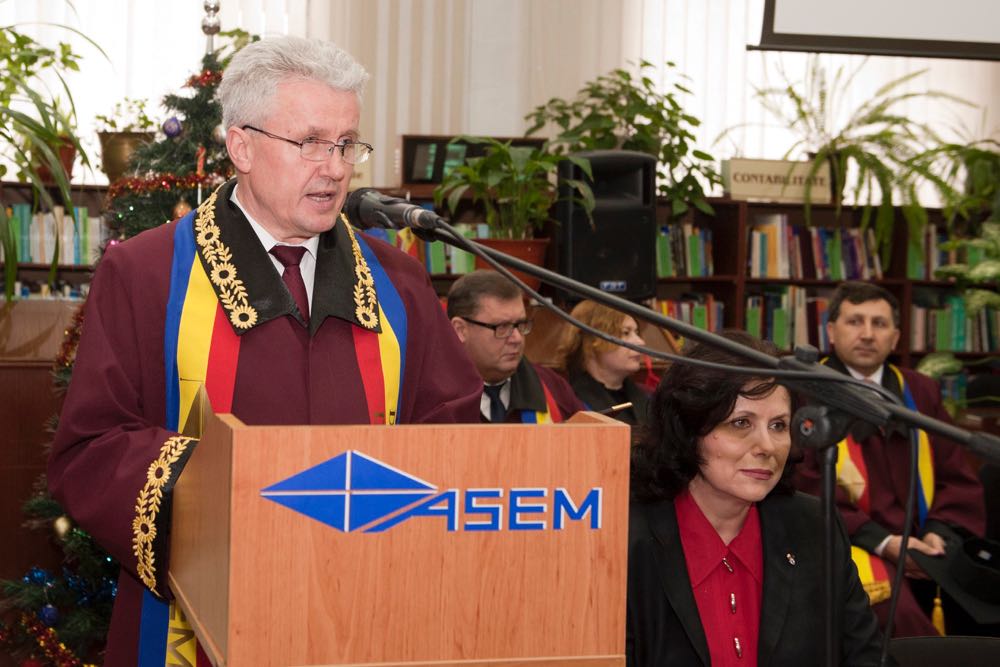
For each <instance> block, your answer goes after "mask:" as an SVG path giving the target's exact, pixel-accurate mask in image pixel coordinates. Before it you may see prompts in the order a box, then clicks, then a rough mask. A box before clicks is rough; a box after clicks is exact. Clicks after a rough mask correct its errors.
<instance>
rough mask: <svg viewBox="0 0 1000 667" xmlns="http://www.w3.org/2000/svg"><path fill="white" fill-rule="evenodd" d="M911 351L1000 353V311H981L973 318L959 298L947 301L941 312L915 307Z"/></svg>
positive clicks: (955, 296)
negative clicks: (998, 351) (999, 351)
mask: <svg viewBox="0 0 1000 667" xmlns="http://www.w3.org/2000/svg"><path fill="white" fill-rule="evenodd" d="M910 349H911V350H912V351H914V352H927V351H931V350H937V351H948V352H979V353H991V352H996V351H997V350H1000V311H998V310H995V309H992V308H984V309H983V310H981V311H979V313H977V314H976V315H975V316H972V315H970V314H968V313H967V312H966V310H965V301H964V300H963V299H962V297H961V296H958V295H953V296H949V297H947V298H946V299H945V304H944V307H943V308H927V307H924V306H918V305H914V306H913V307H912V309H911V312H910Z"/></svg>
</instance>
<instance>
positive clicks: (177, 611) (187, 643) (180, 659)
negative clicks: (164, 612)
mask: <svg viewBox="0 0 1000 667" xmlns="http://www.w3.org/2000/svg"><path fill="white" fill-rule="evenodd" d="M164 658H165V659H164V662H163V664H164V666H165V667H178V666H180V667H194V666H195V665H197V664H198V640H197V638H196V637H195V634H194V628H192V627H191V624H190V623H188V620H187V618H185V616H184V612H183V611H181V608H180V607H179V606H177V601H176V600H174V601H173V602H171V603H170V623H169V625H168V627H167V653H166V655H165V656H164Z"/></svg>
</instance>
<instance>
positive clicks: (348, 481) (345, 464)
mask: <svg viewBox="0 0 1000 667" xmlns="http://www.w3.org/2000/svg"><path fill="white" fill-rule="evenodd" d="M436 492H437V487H436V486H434V485H433V484H429V483H428V482H425V481H424V480H422V479H420V478H418V477H414V476H413V475H411V474H409V473H407V472H403V471H402V470H399V469H397V468H394V467H392V466H391V465H389V464H387V463H383V462H382V461H379V460H378V459H374V458H372V457H370V456H366V455H364V454H362V453H361V452H358V451H355V450H349V451H346V452H344V453H343V454H340V455H338V456H335V457H333V458H332V459H330V460H329V461H324V462H323V463H320V464H318V465H315V466H313V467H312V468H309V469H308V470H303V471H302V472H300V473H298V474H296V475H292V476H291V477H289V478H288V479H285V480H282V481H280V482H278V483H276V484H272V485H271V486H269V487H267V488H265V489H262V490H261V492H260V494H261V495H262V496H264V497H265V498H267V499H268V500H270V501H273V502H276V503H278V504H280V505H284V506H285V507H287V508H289V509H291V510H294V511H296V512H298V513H299V514H304V515H306V516H307V517H309V518H310V519H315V520H316V521H320V522H322V523H325V524H326V525H328V526H333V527H334V528H336V529H337V530H342V531H344V532H345V533H346V532H350V531H352V530H355V529H356V528H359V527H361V526H365V525H367V524H369V523H371V522H372V521H375V520H376V519H380V518H382V517H384V516H387V515H389V514H392V513H393V512H396V511H399V510H401V509H403V508H404V507H407V506H409V505H412V504H414V503H416V502H418V501H420V500H424V499H425V498H427V497H428V496H430V495H432V494H434V493H436Z"/></svg>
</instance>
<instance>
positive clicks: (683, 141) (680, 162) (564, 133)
mask: <svg viewBox="0 0 1000 667" xmlns="http://www.w3.org/2000/svg"><path fill="white" fill-rule="evenodd" d="M666 66H667V68H668V70H674V69H675V68H676V65H675V64H674V63H672V62H668V63H666ZM651 70H655V67H654V66H653V64H652V63H649V62H647V61H645V60H642V61H640V62H639V65H638V73H637V74H636V75H633V74H632V73H630V72H628V71H626V70H624V69H616V70H613V71H611V72H610V73H608V74H605V75H602V76H599V77H597V78H596V79H595V80H593V81H590V82H588V83H586V84H584V86H583V87H582V88H581V89H580V90H579V91H578V92H577V94H576V96H575V97H574V98H573V99H572V100H564V99H560V98H553V99H551V100H549V101H548V102H546V103H545V104H542V105H540V106H538V107H536V108H535V109H534V111H532V112H531V113H529V114H528V115H527V116H525V119H526V120H527V121H528V122H530V123H531V126H530V127H529V128H528V131H527V134H528V135H531V134H534V133H535V132H538V131H539V130H541V129H542V128H544V127H545V126H546V125H549V124H554V125H555V126H556V127H557V128H558V134H557V136H556V137H555V138H554V139H553V140H552V144H553V145H554V146H555V149H556V150H557V151H560V152H563V151H584V150H608V149H624V150H633V151H640V152H643V153H648V154H650V155H652V156H654V157H656V159H657V162H658V169H657V182H658V190H659V193H660V195H661V196H662V197H664V198H665V199H667V201H668V202H669V205H670V215H671V217H672V218H678V217H681V216H683V215H685V214H686V213H687V212H688V211H689V210H690V209H691V207H694V208H697V209H698V210H700V211H703V212H705V213H708V214H712V213H713V211H712V207H711V206H710V205H709V204H708V201H707V191H709V190H711V188H712V187H714V186H716V185H719V184H720V183H721V180H720V178H719V174H718V172H717V171H716V169H715V166H714V165H715V160H714V158H713V157H712V156H711V155H709V154H708V153H705V152H703V151H700V150H697V149H695V148H694V142H695V139H696V137H695V134H694V131H695V129H696V128H697V127H698V126H699V125H700V121H699V120H698V119H697V118H696V117H694V116H693V115H691V114H689V113H687V112H685V111H684V108H683V106H682V104H681V96H682V95H685V94H690V91H689V90H688V89H687V88H686V87H685V86H684V85H682V84H681V83H679V82H675V83H673V84H672V85H671V86H670V87H669V88H668V89H667V90H666V91H661V90H659V88H658V87H657V86H656V84H655V83H654V82H653V78H652V74H653V71H651ZM682 78H683V77H682Z"/></svg>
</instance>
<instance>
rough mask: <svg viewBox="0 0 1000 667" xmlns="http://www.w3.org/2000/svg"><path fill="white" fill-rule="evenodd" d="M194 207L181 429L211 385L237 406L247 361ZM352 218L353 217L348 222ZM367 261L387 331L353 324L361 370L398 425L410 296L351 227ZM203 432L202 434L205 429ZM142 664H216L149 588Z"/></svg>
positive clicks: (184, 278) (181, 344)
mask: <svg viewBox="0 0 1000 667" xmlns="http://www.w3.org/2000/svg"><path fill="white" fill-rule="evenodd" d="M196 213H197V211H192V212H191V213H189V214H188V215H186V216H185V217H184V218H182V219H181V220H180V221H179V222H178V223H177V227H176V230H175V232H174V254H173V260H172V264H171V272H170V290H169V294H168V297H167V312H166V325H165V328H164V368H165V371H166V405H167V412H166V424H165V427H166V428H168V429H170V430H172V431H179V430H180V429H181V428H183V427H184V426H185V425H186V423H187V419H188V416H189V415H190V413H191V408H192V406H193V404H194V401H195V400H196V399H197V396H198V389H199V387H201V386H204V387H205V390H206V393H207V394H208V396H209V400H210V402H211V405H212V410H213V411H214V412H231V411H232V406H233V393H234V387H235V382H236V369H237V366H238V363H239V351H240V337H239V336H237V335H236V332H235V331H234V330H233V325H232V324H231V320H230V318H229V316H228V315H227V313H226V311H225V309H224V308H223V306H222V304H221V303H220V302H219V299H218V297H217V295H216V293H215V290H214V289H213V288H212V284H211V282H210V280H209V276H208V274H207V273H206V271H205V267H204V265H203V263H202V260H201V258H200V257H199V256H198V253H197V241H196V237H195V228H194V219H195V215H196ZM342 224H346V223H342ZM348 231H349V234H350V236H351V237H352V241H354V242H356V243H357V247H358V248H359V249H360V253H361V257H363V260H364V262H366V263H367V266H368V269H369V270H370V272H371V277H372V281H373V282H374V288H375V293H376V294H377V303H378V312H379V322H380V323H381V331H380V332H375V331H371V330H368V329H364V328H362V327H360V326H357V325H355V326H354V327H353V329H352V333H353V338H354V345H355V351H356V355H357V361H358V368H359V370H360V373H361V380H362V384H363V386H364V392H365V398H366V400H367V403H368V415H369V421H370V423H372V424H395V423H396V422H397V420H398V417H399V403H400V396H401V392H402V387H403V369H404V368H405V362H406V338H407V318H406V309H405V307H404V304H403V301H402V299H401V298H400V296H399V292H398V291H397V290H396V287H395V285H393V284H392V281H391V280H390V279H389V276H388V274H387V273H386V272H385V269H384V268H383V267H382V265H381V264H380V263H379V262H378V259H377V258H376V256H375V254H374V252H372V250H371V248H370V247H369V246H368V244H367V243H366V242H365V241H364V239H363V238H362V237H361V236H360V235H358V234H355V233H353V230H348ZM197 435H200V434H197ZM141 613H142V616H141V619H140V633H139V664H140V665H142V666H143V667H146V666H147V665H149V666H155V667H160V666H162V665H167V666H173V665H190V666H192V667H202V666H207V665H209V664H210V663H209V661H208V659H207V657H206V656H205V653H204V651H203V650H202V647H201V646H200V645H199V644H198V641H197V639H196V638H195V635H194V631H193V629H192V628H191V625H190V624H189V623H188V622H187V619H185V618H184V614H183V612H182V611H181V610H180V609H179V608H178V607H177V606H176V605H175V604H174V603H167V602H166V601H164V600H162V599H161V598H159V597H157V596H156V595H154V594H153V593H152V592H150V591H149V590H146V591H145V592H144V593H143V601H142V612H141Z"/></svg>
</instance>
